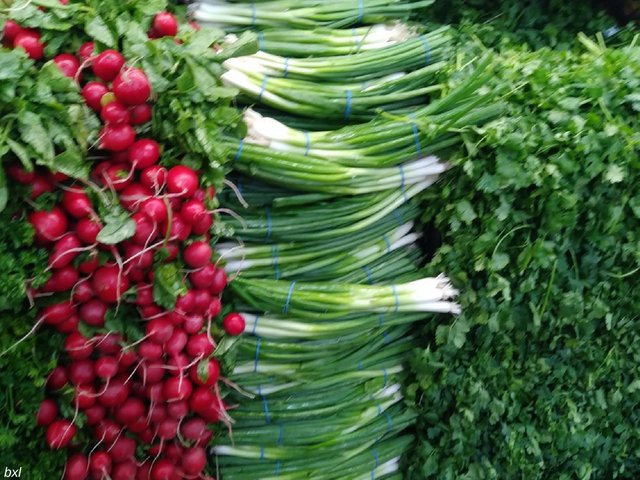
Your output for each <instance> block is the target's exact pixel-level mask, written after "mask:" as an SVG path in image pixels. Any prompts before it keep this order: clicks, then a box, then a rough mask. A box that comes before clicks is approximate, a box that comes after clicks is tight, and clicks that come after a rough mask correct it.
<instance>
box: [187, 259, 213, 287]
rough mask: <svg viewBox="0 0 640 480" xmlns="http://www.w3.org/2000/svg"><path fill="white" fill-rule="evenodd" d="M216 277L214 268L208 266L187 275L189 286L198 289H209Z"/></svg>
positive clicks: (210, 265)
mask: <svg viewBox="0 0 640 480" xmlns="http://www.w3.org/2000/svg"><path fill="white" fill-rule="evenodd" d="M215 276H216V267H215V266H214V265H212V264H208V265H205V266H203V267H202V268H200V269H199V270H196V271H195V272H192V273H190V274H189V281H190V282H191V285H193V286H194V287H195V288H199V289H209V288H210V287H211V286H212V283H213V280H214V278H215Z"/></svg>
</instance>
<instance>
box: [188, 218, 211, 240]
mask: <svg viewBox="0 0 640 480" xmlns="http://www.w3.org/2000/svg"><path fill="white" fill-rule="evenodd" d="M211 225H213V216H212V215H211V214H210V213H207V214H205V215H204V217H202V218H201V219H200V220H199V221H197V222H196V223H194V224H193V225H192V226H191V227H192V228H191V231H192V232H193V234H194V235H204V234H206V233H208V232H209V230H210V229H211Z"/></svg>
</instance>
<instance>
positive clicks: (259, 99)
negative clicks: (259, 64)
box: [258, 75, 269, 102]
mask: <svg viewBox="0 0 640 480" xmlns="http://www.w3.org/2000/svg"><path fill="white" fill-rule="evenodd" d="M268 81H269V75H265V76H264V78H263V79H262V86H261V87H260V93H258V101H259V102H261V101H262V94H263V93H264V91H265V90H266V89H267V82H268Z"/></svg>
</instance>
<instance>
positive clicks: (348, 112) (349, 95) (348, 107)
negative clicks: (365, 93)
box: [344, 90, 353, 120]
mask: <svg viewBox="0 0 640 480" xmlns="http://www.w3.org/2000/svg"><path fill="white" fill-rule="evenodd" d="M352 97H353V92H352V91H351V90H347V105H346V107H345V109H344V119H345V120H347V119H348V118H349V116H350V115H351V98H352Z"/></svg>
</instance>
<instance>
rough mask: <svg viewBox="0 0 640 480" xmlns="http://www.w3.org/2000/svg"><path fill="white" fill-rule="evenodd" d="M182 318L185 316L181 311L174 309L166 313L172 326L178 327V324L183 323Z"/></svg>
mask: <svg viewBox="0 0 640 480" xmlns="http://www.w3.org/2000/svg"><path fill="white" fill-rule="evenodd" d="M184 318H185V316H184V315H183V314H182V313H180V312H176V311H175V310H174V311H173V312H169V313H167V315H166V319H167V320H168V321H169V323H171V325H173V326H174V327H179V326H180V325H182V324H183V323H184Z"/></svg>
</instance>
